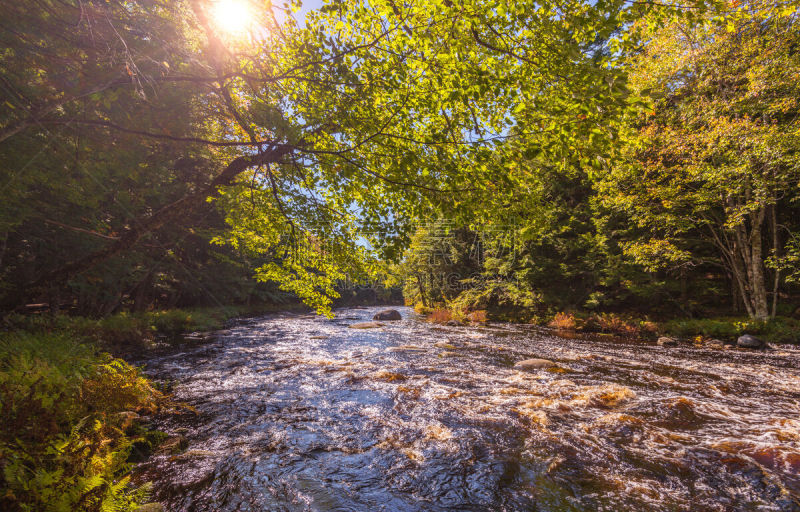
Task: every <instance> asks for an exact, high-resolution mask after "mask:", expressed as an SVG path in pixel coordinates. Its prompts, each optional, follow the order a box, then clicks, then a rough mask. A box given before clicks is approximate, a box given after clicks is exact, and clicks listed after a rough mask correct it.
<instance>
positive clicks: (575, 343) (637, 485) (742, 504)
mask: <svg viewBox="0 0 800 512" xmlns="http://www.w3.org/2000/svg"><path fill="white" fill-rule="evenodd" d="M376 310H377V308H367V309H345V310H339V311H338V312H337V318H335V319H326V318H321V317H315V316H313V315H292V314H281V315H275V316H268V317H264V318H259V319H254V320H250V321H248V322H247V323H244V324H240V325H238V326H236V327H234V328H232V329H229V330H226V331H221V332H219V333H217V334H216V335H215V336H214V337H213V338H212V339H211V341H210V342H208V343H205V344H202V345H194V346H192V347H190V348H184V349H182V350H181V351H177V352H176V351H172V352H170V353H166V354H162V355H160V356H157V357H153V358H151V359H150V360H148V361H147V362H146V368H147V372H148V374H150V375H151V376H153V377H155V378H157V379H162V380H167V381H170V382H171V383H173V384H174V393H175V397H176V399H177V400H181V401H184V402H186V403H188V404H190V405H191V406H193V407H194V408H195V409H196V412H197V414H196V415H195V414H188V413H187V414H180V415H170V416H166V417H164V418H162V419H161V420H159V421H160V423H159V425H158V426H159V427H160V428H161V429H163V430H166V431H167V432H172V433H175V432H181V433H183V435H184V436H185V437H186V439H187V440H188V449H187V451H185V452H184V453H181V454H177V455H157V456H154V457H152V458H151V459H149V460H148V461H147V462H145V463H144V464H142V465H141V466H140V468H139V470H140V475H139V478H146V479H149V480H152V481H153V482H154V484H155V485H154V490H153V497H154V499H156V500H158V501H160V502H161V503H163V504H164V505H165V510H167V511H190V510H191V511H234V510H235V511H245V510H247V511H262V510H267V511H296V510H297V511H299V510H319V511H365V512H366V511H369V512H373V511H445V510H447V511H455V510H459V511H478V510H480V511H483V510H509V511H511V510H514V511H516V510H524V511H573V510H574V511H579V510H592V511H594V510H605V511H644V510H656V511H740V510H741V511H773V510H775V511H787V510H792V511H797V510H800V351H798V350H797V349H796V348H786V347H779V348H778V349H777V350H771V351H766V352H755V351H744V350H739V349H733V350H713V349H703V348H695V347H692V346H690V345H687V346H685V347H678V348H662V347H658V346H656V345H655V344H653V343H647V342H630V341H629V342H625V341H620V340H614V339H611V338H603V337H600V338H598V339H592V340H586V339H580V338H578V339H566V338H562V337H557V336H555V335H553V334H552V333H549V332H547V331H545V330H541V329H536V328H533V327H529V326H513V325H505V324H502V325H500V324H496V325H489V326H485V327H443V326H436V325H432V324H429V323H425V322H423V321H421V320H419V319H418V318H415V315H414V314H413V313H412V312H411V311H410V310H408V309H401V311H402V313H403V317H404V319H403V320H402V321H398V322H385V326H384V327H382V328H379V329H369V330H356V329H349V328H348V327H347V326H348V325H349V324H352V323H355V322H358V321H365V320H371V318H372V315H373V314H374V312H375V311H376ZM532 357H536V358H547V359H550V360H552V361H555V362H556V363H557V364H558V367H556V368H549V369H548V368H546V369H540V370H533V371H520V370H517V369H515V368H513V364H514V362H516V361H519V360H522V359H526V358H532Z"/></svg>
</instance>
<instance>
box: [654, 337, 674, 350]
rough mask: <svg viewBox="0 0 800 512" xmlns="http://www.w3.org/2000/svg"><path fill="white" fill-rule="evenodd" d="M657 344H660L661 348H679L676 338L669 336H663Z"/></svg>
mask: <svg viewBox="0 0 800 512" xmlns="http://www.w3.org/2000/svg"><path fill="white" fill-rule="evenodd" d="M656 343H658V346H660V347H677V346H678V340H676V339H675V338H670V337H667V336H661V337H660V338H658V341H656Z"/></svg>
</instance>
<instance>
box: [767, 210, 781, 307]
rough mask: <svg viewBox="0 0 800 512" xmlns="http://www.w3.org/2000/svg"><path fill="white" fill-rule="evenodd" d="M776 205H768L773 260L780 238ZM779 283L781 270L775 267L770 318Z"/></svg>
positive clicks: (778, 251)
mask: <svg viewBox="0 0 800 512" xmlns="http://www.w3.org/2000/svg"><path fill="white" fill-rule="evenodd" d="M775 209H776V205H775V203H772V206H771V207H770V225H771V226H772V257H773V258H775V261H776V262H777V261H778V258H780V250H781V246H780V240H779V237H778V214H777V213H776V212H775ZM780 283H781V271H780V269H779V268H775V279H774V281H773V282H772V311H771V312H770V318H775V315H777V313H778V287H779V286H780Z"/></svg>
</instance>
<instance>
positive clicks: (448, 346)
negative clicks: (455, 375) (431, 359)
mask: <svg viewBox="0 0 800 512" xmlns="http://www.w3.org/2000/svg"><path fill="white" fill-rule="evenodd" d="M433 346H434V347H436V348H444V349H447V350H455V349H457V348H458V347H456V346H455V345H453V344H452V343H448V342H446V341H437V342H436V343H434V344H433Z"/></svg>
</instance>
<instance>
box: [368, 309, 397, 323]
mask: <svg viewBox="0 0 800 512" xmlns="http://www.w3.org/2000/svg"><path fill="white" fill-rule="evenodd" d="M372 319H373V320H402V319H403V317H402V315H400V312H399V311H397V310H396V309H384V310H383V311H378V312H377V313H375V316H373V317H372Z"/></svg>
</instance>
